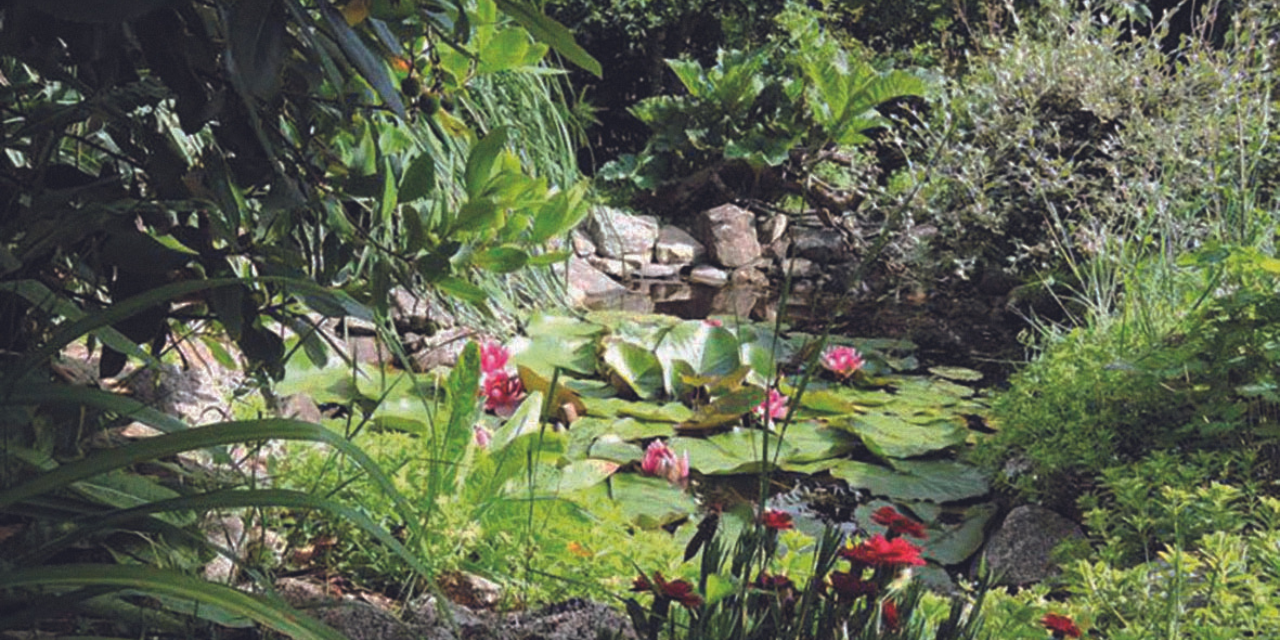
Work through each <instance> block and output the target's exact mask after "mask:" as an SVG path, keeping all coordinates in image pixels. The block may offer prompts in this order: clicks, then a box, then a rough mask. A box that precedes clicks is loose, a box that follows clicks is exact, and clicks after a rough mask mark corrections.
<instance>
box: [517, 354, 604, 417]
mask: <svg viewBox="0 0 1280 640" xmlns="http://www.w3.org/2000/svg"><path fill="white" fill-rule="evenodd" d="M516 368H517V369H518V370H519V371H520V382H521V384H523V385H524V388H525V389H527V390H528V391H530V392H539V393H541V394H543V395H546V394H548V393H551V380H550V379H547V378H544V377H542V375H540V374H539V373H538V372H536V371H534V370H533V369H530V368H528V367H526V366H524V365H519V366H517V367H516ZM555 381H556V388H555V394H554V395H553V396H552V397H551V404H550V408H551V409H550V415H553V416H555V417H556V418H557V419H559V420H560V421H561V422H563V423H565V424H570V423H572V422H574V421H575V420H577V419H578V417H579V416H583V415H586V413H587V405H586V404H585V403H584V402H583V401H582V398H581V397H579V396H578V393H577V392H576V391H574V390H573V389H572V388H571V387H569V386H567V385H563V384H560V379H559V378H555ZM538 410H539V411H541V405H539V409H538Z"/></svg>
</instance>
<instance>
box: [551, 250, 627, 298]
mask: <svg viewBox="0 0 1280 640" xmlns="http://www.w3.org/2000/svg"><path fill="white" fill-rule="evenodd" d="M561 268H564V267H561ZM568 269H569V282H568V284H569V298H570V300H571V301H572V302H573V304H575V305H579V304H582V303H584V302H586V300H587V299H590V298H606V297H609V296H617V295H622V294H624V293H626V292H627V288H626V287H624V286H622V285H621V284H618V282H617V281H615V280H614V279H613V278H610V277H609V276H607V275H605V274H604V273H602V272H601V271H600V270H599V269H596V268H595V267H593V266H591V263H589V262H587V261H586V260H583V259H582V258H579V257H577V256H571V257H570V258H569V265H568Z"/></svg>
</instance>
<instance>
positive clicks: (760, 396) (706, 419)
mask: <svg viewBox="0 0 1280 640" xmlns="http://www.w3.org/2000/svg"><path fill="white" fill-rule="evenodd" d="M764 398H765V391H764V389H761V388H760V387H743V388H741V389H738V390H737V391H734V392H732V393H728V394H725V395H723V396H720V397H719V398H716V399H715V400H713V401H712V402H711V403H710V404H708V405H706V406H704V407H701V408H699V409H698V410H697V411H696V412H694V414H693V416H691V417H690V418H689V419H688V420H685V421H684V422H681V423H680V424H678V425H676V429H677V430H679V431H680V432H682V433H688V432H696V431H707V430H711V429H716V428H718V427H722V426H724V425H727V424H732V423H734V422H737V421H738V419H740V418H741V417H742V416H743V415H744V414H746V413H747V412H749V411H751V410H752V409H754V408H756V407H757V406H759V405H760V403H761V402H764Z"/></svg>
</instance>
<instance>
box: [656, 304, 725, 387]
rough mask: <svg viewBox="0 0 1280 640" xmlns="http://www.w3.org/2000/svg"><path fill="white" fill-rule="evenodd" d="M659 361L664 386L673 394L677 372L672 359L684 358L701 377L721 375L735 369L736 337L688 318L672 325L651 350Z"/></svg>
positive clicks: (676, 384) (675, 360)
mask: <svg viewBox="0 0 1280 640" xmlns="http://www.w3.org/2000/svg"><path fill="white" fill-rule="evenodd" d="M654 355H656V356H657V357H658V362H660V363H662V378H663V385H664V388H665V389H666V391H667V393H668V394H669V395H675V394H676V390H677V386H678V380H677V376H678V375H679V372H678V369H677V367H676V366H675V362H677V361H681V360H682V361H684V362H687V363H688V364H689V365H690V366H692V367H693V372H694V373H695V374H697V375H700V376H722V375H727V374H729V373H731V372H733V371H734V370H735V369H737V368H738V365H739V362H740V361H739V359H738V340H737V339H736V338H734V337H733V334H732V333H729V332H728V331H727V330H725V329H723V328H721V327H716V326H712V325H709V324H707V323H705V322H701V321H696V320H688V321H685V322H682V323H680V324H678V325H676V326H674V327H672V328H671V330H670V331H668V332H667V333H666V335H665V336H664V337H663V338H662V342H660V343H659V344H658V348H657V349H655V350H654Z"/></svg>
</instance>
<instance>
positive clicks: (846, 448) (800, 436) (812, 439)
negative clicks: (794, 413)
mask: <svg viewBox="0 0 1280 640" xmlns="http://www.w3.org/2000/svg"><path fill="white" fill-rule="evenodd" d="M783 441H784V442H786V443H787V445H789V447H790V451H789V452H788V453H787V455H786V458H785V461H786V462H788V463H804V462H813V461H816V460H825V459H827V458H837V457H840V456H843V455H845V454H846V453H849V452H850V451H853V450H855V449H857V448H858V447H859V446H861V445H862V441H861V440H860V439H859V438H858V437H856V436H854V435H852V434H850V433H849V432H847V431H844V430H841V429H833V428H831V427H827V426H823V425H821V424H819V423H817V422H814V421H812V420H805V421H801V422H793V423H791V424H790V425H788V426H787V430H786V432H785V433H784V434H783Z"/></svg>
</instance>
